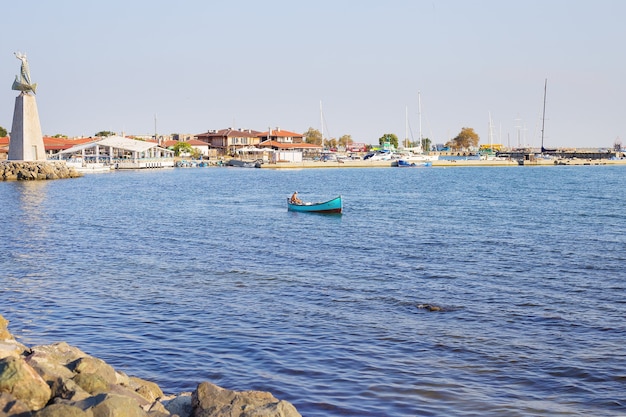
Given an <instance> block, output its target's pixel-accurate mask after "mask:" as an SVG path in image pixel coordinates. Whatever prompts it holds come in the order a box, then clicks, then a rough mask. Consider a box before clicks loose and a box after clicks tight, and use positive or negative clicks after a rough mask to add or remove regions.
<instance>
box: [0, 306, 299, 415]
mask: <svg viewBox="0 0 626 417" xmlns="http://www.w3.org/2000/svg"><path fill="white" fill-rule="evenodd" d="M7 326H8V322H7V321H6V320H5V319H4V317H2V316H1V315H0V416H3V417H4V416H6V417H73V416H76V417H80V416H85V417H168V416H179V417H301V415H300V414H299V413H298V411H297V410H296V408H295V407H294V406H293V405H292V404H291V403H289V402H287V401H280V400H278V399H276V398H275V397H274V396H273V395H272V394H270V393H268V392H261V391H245V392H237V391H231V390H226V389H224V388H220V387H218V386H216V385H213V384H211V383H209V382H202V383H200V384H199V385H198V388H197V389H196V390H195V391H194V392H193V393H182V394H179V395H173V396H165V395H164V394H163V391H161V388H159V386H158V385H157V384H155V383H154V382H150V381H146V380H143V379H141V378H136V377H129V376H128V375H126V374H124V373H123V372H119V371H116V370H115V369H114V368H113V367H111V366H110V365H108V364H107V363H106V362H104V361H103V360H101V359H98V358H95V357H93V356H90V355H87V354H86V353H85V352H83V351H81V350H80V349H78V348H75V347H72V346H70V345H68V344H67V343H64V342H61V343H55V344H52V345H45V346H35V347H32V348H28V347H26V346H24V345H22V344H20V343H19V342H16V341H15V339H14V337H13V335H11V334H10V333H9V331H8V329H7ZM2 346H4V348H1V347H2Z"/></svg>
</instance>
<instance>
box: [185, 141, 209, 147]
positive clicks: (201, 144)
mask: <svg viewBox="0 0 626 417" xmlns="http://www.w3.org/2000/svg"><path fill="white" fill-rule="evenodd" d="M187 143H188V144H190V145H191V146H211V144H210V143H206V142H203V141H201V140H197V139H190V140H188V141H187Z"/></svg>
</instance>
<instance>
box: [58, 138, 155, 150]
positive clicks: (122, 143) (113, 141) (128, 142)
mask: <svg viewBox="0 0 626 417" xmlns="http://www.w3.org/2000/svg"><path fill="white" fill-rule="evenodd" d="M96 146H110V147H113V148H118V149H123V150H125V151H129V152H145V151H147V150H149V149H152V148H156V147H158V146H159V145H158V144H156V143H154V142H146V141H143V140H136V139H129V138H125V137H122V136H109V137H106V138H104V139H100V140H96V141H93V142H89V143H83V144H82V145H76V146H72V147H71V148H69V149H65V150H62V151H60V152H59V153H58V154H66V153H69V154H72V153H76V152H82V151H83V149H90V148H95V147H96ZM164 150H165V149H164Z"/></svg>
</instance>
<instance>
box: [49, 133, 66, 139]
mask: <svg viewBox="0 0 626 417" xmlns="http://www.w3.org/2000/svg"><path fill="white" fill-rule="evenodd" d="M52 137H53V138H67V135H62V134H61V133H57V134H56V135H54V136H52Z"/></svg>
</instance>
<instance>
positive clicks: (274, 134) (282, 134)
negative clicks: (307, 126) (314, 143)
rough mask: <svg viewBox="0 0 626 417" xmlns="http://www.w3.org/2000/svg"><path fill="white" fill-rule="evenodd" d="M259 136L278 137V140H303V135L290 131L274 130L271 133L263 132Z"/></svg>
mask: <svg viewBox="0 0 626 417" xmlns="http://www.w3.org/2000/svg"><path fill="white" fill-rule="evenodd" d="M259 136H261V137H268V136H271V137H276V138H294V137H296V138H301V137H303V135H302V133H295V132H290V131H288V130H282V129H280V130H278V129H277V130H272V131H271V132H269V131H268V132H262V133H260V134H259Z"/></svg>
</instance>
